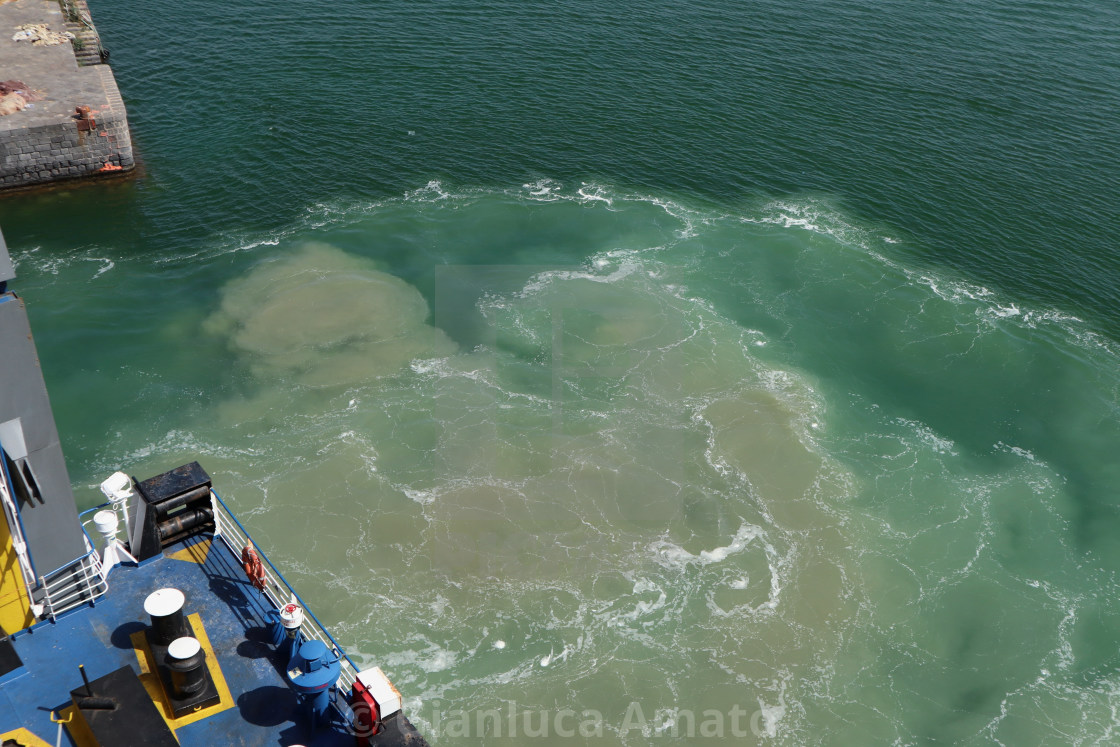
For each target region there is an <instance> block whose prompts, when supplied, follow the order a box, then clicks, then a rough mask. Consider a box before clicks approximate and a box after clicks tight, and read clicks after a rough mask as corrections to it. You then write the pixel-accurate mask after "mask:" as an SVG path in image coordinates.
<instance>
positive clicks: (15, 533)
mask: <svg viewBox="0 0 1120 747" xmlns="http://www.w3.org/2000/svg"><path fill="white" fill-rule="evenodd" d="M2 458H3V456H2V455H0V459H2ZM4 472H6V470H5V469H4V468H3V465H0V502H2V503H3V504H4V513H5V514H6V516H7V521H8V529H9V531H10V533H11V535H12V547H13V548H15V551H16V557H17V558H19V570H20V573H21V574H23V584H24V587H25V588H26V589H27V594H28V597H30V595H31V590H32V589H34V588H35V583H36V580H35V571H34V570H33V569H32V567H31V556H30V554H28V552H27V540H26V539H24V537H23V526H22V525H21V524H20V521H19V509H18V508H16V503H15V501H13V500H12V494H11V493H10V492H9V491H8V482H7V480H6V479H5V475H4V474H2V473H4Z"/></svg>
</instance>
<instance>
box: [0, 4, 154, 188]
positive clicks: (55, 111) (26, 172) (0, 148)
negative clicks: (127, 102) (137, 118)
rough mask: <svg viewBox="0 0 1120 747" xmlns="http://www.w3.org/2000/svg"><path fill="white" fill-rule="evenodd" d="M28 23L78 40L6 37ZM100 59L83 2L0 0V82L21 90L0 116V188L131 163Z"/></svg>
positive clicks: (116, 169) (122, 119)
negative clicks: (53, 41) (59, 41)
mask: <svg viewBox="0 0 1120 747" xmlns="http://www.w3.org/2000/svg"><path fill="white" fill-rule="evenodd" d="M28 24H46V25H47V26H48V27H49V29H50V31H51V32H59V33H63V32H70V33H71V34H73V35H74V36H76V37H77V38H78V39H79V41H78V42H77V43H76V44H75V43H73V42H65V43H62V44H56V45H42V44H33V43H32V42H31V41H29V40H27V39H22V40H18V41H17V40H15V39H13V36H15V35H17V34H18V33H19V31H18V30H19V28H20V27H21V26H25V25H28ZM104 62H105V55H104V54H102V50H101V44H100V39H99V38H98V35H97V32H96V29H95V28H94V27H93V23H92V20H91V19H90V17H89V10H88V8H87V7H86V4H85V0H63V4H61V5H60V3H59V0H8V1H7V2H5V0H0V84H3V83H5V82H8V81H18V82H19V83H21V84H23V86H24V88H25V89H26V91H27V95H25V96H21V99H22V100H23V101H25V102H26V104H25V106H24V108H22V109H20V110H19V111H15V112H13V113H11V114H6V115H3V116H0V189H8V188H13V187H26V186H32V185H37V184H45V183H49V182H54V181H61V180H64V179H75V178H80V177H86V176H91V175H106V174H121V173H126V172H128V171H129V170H131V169H132V168H133V167H134V166H135V161H134V160H133V155H132V137H131V135H130V134H129V130H128V118H127V115H126V112H125V108H124V102H123V101H122V100H121V95H120V91H119V90H118V89H117V83H116V80H115V79H114V78H113V73H112V71H111V70H110V69H109V66H108V65H107V64H104ZM79 63H80V64H79ZM17 104H18V100H17ZM79 111H80V112H81V113H79Z"/></svg>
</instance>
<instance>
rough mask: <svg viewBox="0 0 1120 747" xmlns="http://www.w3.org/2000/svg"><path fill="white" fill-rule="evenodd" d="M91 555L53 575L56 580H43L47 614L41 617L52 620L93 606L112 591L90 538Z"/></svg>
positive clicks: (88, 553) (45, 611)
mask: <svg viewBox="0 0 1120 747" xmlns="http://www.w3.org/2000/svg"><path fill="white" fill-rule="evenodd" d="M86 547H87V548H88V549H89V551H88V552H87V553H86V554H85V555H84V556H82V557H81V558H79V559H78V560H77V561H75V562H74V563H71V564H70V565H68V566H63V567H62V568H60V569H58V570H57V571H53V572H52V573H51V574H49V575H51V576H54V579H52V580H50V581H48V580H47V577H46V576H44V577H41V578H40V579H39V584H40V588H41V590H42V592H43V613H42V615H40V617H49V618H51V619H52V620H53V619H54V618H56V617H58V616H59V615H61V614H62V613H63V612H67V611H69V610H72V609H74V608H75V607H80V606H81V605H83V604H86V603H87V602H92V601H93V600H94V599H96V598H97V597H99V596H101V595H102V594H104V593H105V592H106V591H108V590H109V584H108V582H107V581H105V579H104V578H103V577H102V575H101V558H99V557H98V555H97V551H96V550H94V549H93V545H92V544H91V543H90V541H89V536H88V535H87V536H86Z"/></svg>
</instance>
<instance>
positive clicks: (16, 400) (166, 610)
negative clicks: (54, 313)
mask: <svg viewBox="0 0 1120 747" xmlns="http://www.w3.org/2000/svg"><path fill="white" fill-rule="evenodd" d="M14 277H15V273H14V268H13V265H12V262H11V259H10V257H9V254H8V251H7V247H6V245H5V243H4V239H3V236H2V235H0V503H2V505H3V521H0V627H2V628H3V637H2V638H0V696H2V697H0V743H2V744H4V745H9V744H16V745H26V746H28V747H30V746H32V745H36V746H37V745H49V744H56V745H57V744H66V745H79V746H81V747H87V746H89V745H106V746H107V745H168V746H169V747H170V746H172V745H184V746H187V745H199V746H200V747H201V746H203V745H205V746H206V747H210V746H211V745H225V744H238V745H306V746H308V747H310V746H312V745H324V746H326V745H355V744H358V745H397V744H402V745H403V744H408V745H426V742H425V741H424V739H423V737H422V736H421V735H420V734H419V733H418V732H417V731H416V730H415V728H414V727H413V726H412V724H411V723H410V722H409V721H408V719H407V717H406V716H405V715H404V714H403V713H402V712H401V705H402V703H401V696H400V693H398V692H397V690H396V688H394V687H393V685H392V683H391V682H390V681H389V679H388V677H386V676H385V674H384V673H383V672H382V671H381V670H380V669H379V668H377V667H372V668H368V669H366V670H362V671H359V668H358V667H357V666H356V665H355V664H354V662H353V661H352V660H351V659H350V658H349V657H348V656H347V655H346V653H345V651H344V650H343V649H342V647H341V646H339V645H338V643H337V642H336V641H335V640H334V638H333V637H332V636H331V634H330V633H329V632H328V631H327V629H326V628H325V627H324V626H323V625H322V624H321V623H320V622H319V621H318V619H317V618H316V617H315V615H314V614H313V613H312V612H311V610H310V609H309V608H308V607H307V605H306V604H304V602H303V600H302V599H301V598H300V597H299V595H298V594H296V592H295V590H294V589H292V587H291V585H289V584H288V582H287V581H286V580H285V579H284V577H283V575H282V574H281V573H280V572H279V571H278V570H277V569H276V567H275V566H273V565H272V563H271V562H270V561H269V559H268V557H267V555H266V553H265V552H264V551H263V549H262V548H259V547H257V546H256V545H255V544H254V542H253V541H252V538H251V537H250V536H249V533H248V532H247V531H246V530H245V528H244V527H243V526H242V525H241V523H240V522H239V521H238V520H237V519H236V517H235V516H234V515H233V513H232V512H230V511H229V509H228V508H227V506H226V505H225V503H224V502H223V501H222V499H221V498H220V497H219V495H218V493H217V492H216V491H215V489H214V485H213V483H212V481H211V478H210V476H209V475H208V474H207V473H206V471H205V470H204V469H203V467H202V466H201V465H200V464H198V463H197V462H192V463H190V464H186V465H182V466H180V467H177V468H175V469H172V470H169V471H168V472H165V473H163V474H161V475H157V476H155V477H152V478H149V479H146V480H136V479H135V478H132V477H130V476H128V475H127V474H126V473H124V472H119V473H117V474H115V475H112V476H109V477H108V478H107V479H106V480H105V482H104V483H103V484H102V486H101V488H102V492H103V493H104V494H105V496H106V498H107V502H106V503H104V504H103V505H101V506H98V507H97V508H95V509H91V510H90V511H87V512H84V513H83V514H81V515H80V516H79V514H78V512H77V510H76V507H75V503H74V496H73V493H72V491H71V487H70V481H69V476H68V474H67V471H66V464H65V461H64V459H63V453H62V448H61V445H60V443H59V438H58V433H57V430H56V426H55V421H54V417H53V414H52V412H51V407H50V400H49V398H48V396H47V391H46V386H45V384H44V381H43V377H42V375H41V373H40V369H39V361H38V357H37V354H36V351H35V345H34V341H33V338H32V336H31V329H30V324H29V322H28V319H27V313H26V310H25V308H24V303H23V301H22V300H21V299H20V298H19V297H18V296H17V295H16V294H15V293H14V292H12V291H10V290H9V289H8V288H7V285H8V284H9V282H10V281H12V280H13V278H14Z"/></svg>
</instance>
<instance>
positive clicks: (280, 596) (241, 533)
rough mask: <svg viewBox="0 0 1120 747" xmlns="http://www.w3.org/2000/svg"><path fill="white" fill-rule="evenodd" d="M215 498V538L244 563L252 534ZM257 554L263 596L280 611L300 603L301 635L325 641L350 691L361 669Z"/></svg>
mask: <svg viewBox="0 0 1120 747" xmlns="http://www.w3.org/2000/svg"><path fill="white" fill-rule="evenodd" d="M210 496H211V498H212V501H211V503H212V504H213V506H214V525H215V527H216V528H215V531H214V534H215V535H216V536H218V537H221V539H222V543H223V544H224V545H225V546H226V547H227V548H228V549H229V551H230V553H232V554H233V556H234V558H235V559H236V560H237V562H238V563H240V562H241V550H242V548H244V547H245V545H246V544H247V543H248V542H250V541H251V538H250V537H249V533H248V532H247V531H246V529H245V527H243V526H241V522H239V521H238V520H237V518H236V517H234V515H233V514H232V513H231V512H230V510H229V509H228V508H226V505H225V503H223V502H222V499H221V498H220V497H218V494H217V493H215V492H214V491H213V490H211V491H210ZM253 547H254V548H255V549H256V552H257V554H258V555H259V556H260V558H261V560H262V561H263V565H264V573H265V578H266V579H267V583H266V584H265V589H264V595H265V597H267V598H268V600H269V602H270V603H271V604H272V605H273V606H274V607H275V608H276V609H277V610H279V609H283V607H284V605H286V604H288V603H289V602H291V601H293V600H294V601H295V602H297V603H298V604H299V605H300V607H302V608H303V611H304V613H305V615H304V618H303V623H302V624H301V625H300V632H301V633H302V634H303V637H304V640H312V639H314V640H318V641H322V642H323V644H325V645H326V647H327V648H328V649H329V650H331V651H333V652H334V653H335V654H336V655H338V656H339V658H340V663H341V665H342V672H341V674H340V675H339V683H340V684H342V685H345V688H343V689H344V691H345V690H350V689H351V688H353V687H354V682H355V681H357V679H358V668H357V666H355V664H354V662H353V661H351V660H350V657H349V656H347V655H346V652H345V651H344V650H343V649H342V647H341V646H339V645H338V642H337V641H336V640H335V639H334V638H333V637H332V636H331V634H330V633H328V632H327V629H326V628H324V627H323V624H322V623H321V622H319V619H318V618H317V617H315V613H314V612H312V611H311V609H310V608H309V607H308V606H307V604H306V603H304V601H303V600H302V599H300V597H299V595H298V594H296V592H295V589H293V588H292V586H291V584H289V583H288V581H287V580H286V579H285V578H284V576H283V575H282V574H281V573H280V571H278V570H277V569H276V566H274V565H273V564H272V561H270V560H269V559H268V556H267V555H265V553H264V552H263V551H262V550H261V549H260V548H259V547H257V545H256V543H254V544H253Z"/></svg>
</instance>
